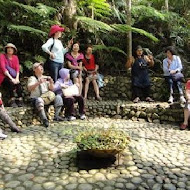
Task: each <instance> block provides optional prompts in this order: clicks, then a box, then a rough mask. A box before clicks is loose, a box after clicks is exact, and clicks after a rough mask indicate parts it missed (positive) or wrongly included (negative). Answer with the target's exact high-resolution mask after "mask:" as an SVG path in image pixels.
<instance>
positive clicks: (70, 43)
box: [67, 38, 73, 48]
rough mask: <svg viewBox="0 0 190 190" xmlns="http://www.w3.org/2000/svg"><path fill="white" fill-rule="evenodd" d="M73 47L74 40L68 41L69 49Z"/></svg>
mask: <svg viewBox="0 0 190 190" xmlns="http://www.w3.org/2000/svg"><path fill="white" fill-rule="evenodd" d="M72 45H73V38H72V39H71V40H69V41H68V45H67V47H68V48H71V46H72Z"/></svg>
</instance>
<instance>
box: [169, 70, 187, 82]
mask: <svg viewBox="0 0 190 190" xmlns="http://www.w3.org/2000/svg"><path fill="white" fill-rule="evenodd" d="M171 76H172V79H173V81H183V79H184V75H183V74H182V73H181V72H177V73H175V74H172V75H171Z"/></svg>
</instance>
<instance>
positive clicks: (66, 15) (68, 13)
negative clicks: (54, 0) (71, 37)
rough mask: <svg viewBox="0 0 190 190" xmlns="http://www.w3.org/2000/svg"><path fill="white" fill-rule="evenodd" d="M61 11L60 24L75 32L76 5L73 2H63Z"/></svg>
mask: <svg viewBox="0 0 190 190" xmlns="http://www.w3.org/2000/svg"><path fill="white" fill-rule="evenodd" d="M63 5H64V6H63V9H62V13H61V14H62V22H63V24H65V25H67V26H68V27H69V28H70V29H71V30H72V29H74V30H77V23H78V22H77V20H76V18H75V15H76V11H77V4H76V1H75V0H64V1H63Z"/></svg>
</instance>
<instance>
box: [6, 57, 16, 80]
mask: <svg viewBox="0 0 190 190" xmlns="http://www.w3.org/2000/svg"><path fill="white" fill-rule="evenodd" d="M5 58H6V60H7V63H8V64H6V65H5V68H6V69H7V70H8V72H9V74H10V75H11V76H12V77H13V78H16V75H17V72H16V70H15V69H13V68H12V67H10V60H9V59H8V57H7V56H6V55H5Z"/></svg>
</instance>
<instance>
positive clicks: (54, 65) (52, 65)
mask: <svg viewBox="0 0 190 190" xmlns="http://www.w3.org/2000/svg"><path fill="white" fill-rule="evenodd" d="M62 65H63V64H62V63H58V62H55V61H52V60H49V74H50V76H51V78H52V79H53V80H54V82H56V81H57V79H58V77H59V70H60V69H62Z"/></svg>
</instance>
